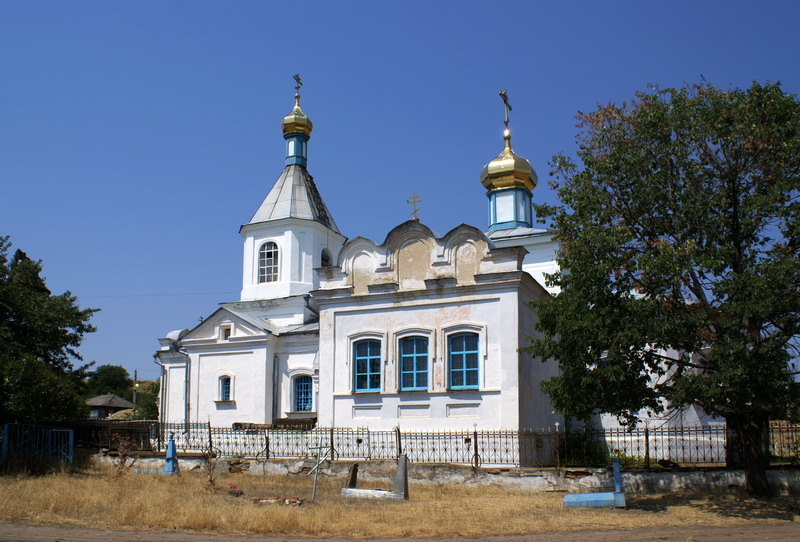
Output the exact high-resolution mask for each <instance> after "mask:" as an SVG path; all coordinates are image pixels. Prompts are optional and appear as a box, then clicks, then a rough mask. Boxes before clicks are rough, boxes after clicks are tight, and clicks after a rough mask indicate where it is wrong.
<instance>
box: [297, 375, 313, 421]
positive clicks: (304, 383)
mask: <svg viewBox="0 0 800 542" xmlns="http://www.w3.org/2000/svg"><path fill="white" fill-rule="evenodd" d="M293 384H294V386H293V387H294V404H293V405H292V407H293V408H292V410H293V411H294V412H311V408H312V405H313V400H312V386H311V377H310V376H308V375H301V376H296V377H295V378H294V382H293Z"/></svg>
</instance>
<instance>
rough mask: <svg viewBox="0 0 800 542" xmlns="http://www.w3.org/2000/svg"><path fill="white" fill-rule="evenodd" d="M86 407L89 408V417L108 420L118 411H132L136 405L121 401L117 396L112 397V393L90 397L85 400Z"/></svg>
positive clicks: (124, 400) (125, 400)
mask: <svg viewBox="0 0 800 542" xmlns="http://www.w3.org/2000/svg"><path fill="white" fill-rule="evenodd" d="M86 405H87V406H88V407H89V417H90V418H96V419H99V420H102V419H104V418H108V417H109V416H111V415H112V414H114V413H115V412H119V411H120V410H126V409H132V408H135V407H136V405H134V404H133V403H131V402H130V401H128V400H127V399H123V398H122V397H120V396H119V395H114V394H113V393H109V394H107V395H98V396H96V397H90V398H89V399H87V400H86Z"/></svg>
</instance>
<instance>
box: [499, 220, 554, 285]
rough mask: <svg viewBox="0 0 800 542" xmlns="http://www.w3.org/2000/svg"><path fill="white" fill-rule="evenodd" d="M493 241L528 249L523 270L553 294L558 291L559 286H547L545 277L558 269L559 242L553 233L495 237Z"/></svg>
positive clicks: (523, 261) (501, 245)
mask: <svg viewBox="0 0 800 542" xmlns="http://www.w3.org/2000/svg"><path fill="white" fill-rule="evenodd" d="M493 242H494V244H495V245H496V246H498V247H512V246H520V247H523V248H524V249H525V250H527V251H528V253H527V254H526V255H525V258H524V259H523V260H522V270H523V271H525V272H527V273H528V274H529V275H531V276H532V277H533V279H534V280H535V281H536V282H538V283H539V284H541V285H542V286H543V287H544V288H545V289H546V290H547V291H548V292H550V293H551V294H555V293H557V292H558V288H554V287H549V286H547V285H546V284H545V278H544V275H545V273H549V274H552V273H555V272H556V271H558V263H557V262H556V253H557V252H558V242H557V241H555V240H553V238H552V234H537V235H531V236H528V237H514V238H510V239H494V240H493Z"/></svg>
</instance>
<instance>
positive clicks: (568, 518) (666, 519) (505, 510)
mask: <svg viewBox="0 0 800 542" xmlns="http://www.w3.org/2000/svg"><path fill="white" fill-rule="evenodd" d="M228 483H233V484H236V485H237V486H238V487H239V489H242V490H244V492H245V496H244V497H240V498H236V497H231V496H229V495H228V494H227V488H228ZM341 483H342V481H341V480H328V479H320V485H319V488H318V491H317V502H316V503H309V502H306V503H305V504H303V505H302V506H299V507H289V506H278V505H256V504H253V503H252V502H250V500H249V499H248V497H251V496H276V495H277V496H282V497H300V498H304V499H308V498H309V497H310V494H311V484H312V480H311V479H310V478H306V477H289V476H285V477H274V476H273V477H270V476H255V475H248V474H241V475H220V476H219V477H218V479H217V485H218V487H222V488H224V489H222V490H218V491H216V492H210V491H209V490H208V489H207V486H206V476H205V475H204V474H202V473H184V474H183V475H181V476H180V477H167V476H159V475H146V474H128V475H126V476H124V477H122V478H119V479H114V472H113V471H112V470H110V469H108V470H92V471H87V472H84V473H82V474H76V475H68V474H55V475H49V476H39V477H12V476H6V477H0V521H15V522H32V523H48V524H61V525H71V526H80V527H101V528H117V529H120V528H121V529H136V530H177V531H199V532H213V533H220V534H272V535H297V536H345V537H354V538H368V537H402V536H408V537H432V536H439V537H447V536H480V535H489V534H520V533H534V532H548V531H562V532H566V531H575V530H588V529H634V528H637V527H659V526H664V527H668V526H692V525H735V524H743V523H749V524H752V523H753V522H775V521H795V520H796V519H797V515H798V513H800V505H798V502H797V500H796V499H792V498H789V499H775V500H770V501H757V500H753V499H747V498H744V497H738V496H719V497H712V498H708V499H697V498H691V497H651V498H640V499H630V498H629V504H630V505H631V506H630V509H628V510H607V509H585V510H581V509H569V510H565V509H564V508H563V507H562V506H561V499H562V496H563V494H560V493H538V492H519V491H509V490H508V489H504V488H499V487H488V486H464V485H462V486H431V485H416V484H411V491H410V492H411V499H410V500H409V501H408V502H388V501H382V502H379V501H363V500H352V499H341V498H339V497H338V492H339V488H340V487H341ZM362 487H363V484H362Z"/></svg>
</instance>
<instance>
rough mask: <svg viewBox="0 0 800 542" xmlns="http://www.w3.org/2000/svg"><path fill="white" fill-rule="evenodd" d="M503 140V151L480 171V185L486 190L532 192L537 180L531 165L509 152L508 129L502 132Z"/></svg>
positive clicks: (509, 135) (509, 133)
mask: <svg viewBox="0 0 800 542" xmlns="http://www.w3.org/2000/svg"><path fill="white" fill-rule="evenodd" d="M503 139H504V140H505V142H506V145H505V148H504V149H503V151H502V152H501V153H500V154H498V155H497V158H495V159H494V160H492V161H491V162H489V163H488V164H486V165H485V166H483V169H482V170H481V184H482V185H483V186H484V188H486V189H487V190H494V189H497V188H527V189H528V190H533V187H534V186H536V183H537V182H538V180H539V179H538V178H537V177H536V172H535V171H533V168H532V167H531V163H530V162H528V160H526V159H525V158H523V157H522V156H519V155H517V154H514V151H512V150H511V132H509V130H508V128H506V130H505V132H503Z"/></svg>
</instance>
